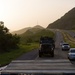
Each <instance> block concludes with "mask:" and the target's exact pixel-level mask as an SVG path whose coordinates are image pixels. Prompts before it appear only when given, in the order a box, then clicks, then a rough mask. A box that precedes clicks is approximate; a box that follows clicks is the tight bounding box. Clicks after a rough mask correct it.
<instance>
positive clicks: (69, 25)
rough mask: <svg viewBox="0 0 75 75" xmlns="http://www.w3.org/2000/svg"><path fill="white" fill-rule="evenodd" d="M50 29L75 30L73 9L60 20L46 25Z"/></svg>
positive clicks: (74, 11) (74, 9)
mask: <svg viewBox="0 0 75 75" xmlns="http://www.w3.org/2000/svg"><path fill="white" fill-rule="evenodd" d="M47 28H51V29H75V7H74V8H73V9H72V10H70V11H69V12H67V13H66V14H65V15H64V16H62V17H61V18H60V19H58V20H56V21H55V22H53V23H51V24H49V25H48V27H47Z"/></svg>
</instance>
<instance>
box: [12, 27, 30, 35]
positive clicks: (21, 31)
mask: <svg viewBox="0 0 75 75" xmlns="http://www.w3.org/2000/svg"><path fill="white" fill-rule="evenodd" d="M29 29H31V27H27V28H23V29H20V30H17V31H13V32H12V34H22V33H24V32H26V31H27V30H29Z"/></svg>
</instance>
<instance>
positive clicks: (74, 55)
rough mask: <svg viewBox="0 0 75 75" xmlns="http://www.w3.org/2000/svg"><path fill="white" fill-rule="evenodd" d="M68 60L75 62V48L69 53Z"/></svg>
mask: <svg viewBox="0 0 75 75" xmlns="http://www.w3.org/2000/svg"><path fill="white" fill-rule="evenodd" d="M68 59H69V60H75V48H70V50H69V53H68Z"/></svg>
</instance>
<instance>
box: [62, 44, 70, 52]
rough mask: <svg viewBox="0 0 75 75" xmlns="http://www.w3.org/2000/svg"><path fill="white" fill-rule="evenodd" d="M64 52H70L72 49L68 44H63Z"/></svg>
mask: <svg viewBox="0 0 75 75" xmlns="http://www.w3.org/2000/svg"><path fill="white" fill-rule="evenodd" d="M61 48H62V50H65V51H66V50H69V49H70V45H69V44H68V43H62V45H61Z"/></svg>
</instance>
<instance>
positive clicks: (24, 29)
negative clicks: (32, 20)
mask: <svg viewBox="0 0 75 75" xmlns="http://www.w3.org/2000/svg"><path fill="white" fill-rule="evenodd" d="M38 29H43V27H42V26H40V25H36V26H34V27H27V28H23V29H20V30H17V31H14V32H12V34H23V33H25V32H26V31H27V30H33V31H34V30H38Z"/></svg>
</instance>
